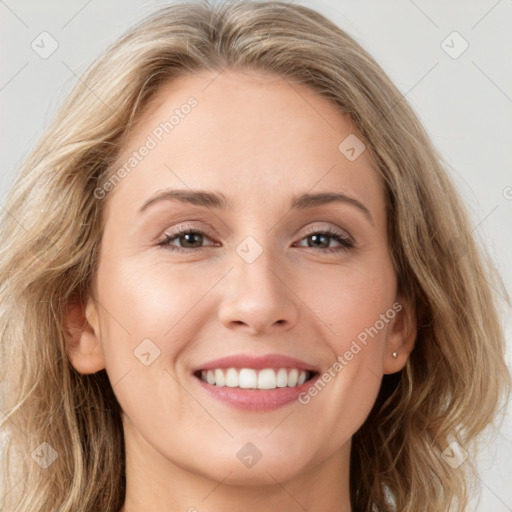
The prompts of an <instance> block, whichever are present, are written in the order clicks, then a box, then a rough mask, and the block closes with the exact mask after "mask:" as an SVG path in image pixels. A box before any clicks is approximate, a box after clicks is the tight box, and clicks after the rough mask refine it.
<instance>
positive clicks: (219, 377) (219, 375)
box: [214, 369, 226, 387]
mask: <svg viewBox="0 0 512 512" xmlns="http://www.w3.org/2000/svg"><path fill="white" fill-rule="evenodd" d="M214 384H215V385H217V386H221V387H222V386H225V385H226V379H224V373H223V372H222V370H218V369H217V370H215V382H214Z"/></svg>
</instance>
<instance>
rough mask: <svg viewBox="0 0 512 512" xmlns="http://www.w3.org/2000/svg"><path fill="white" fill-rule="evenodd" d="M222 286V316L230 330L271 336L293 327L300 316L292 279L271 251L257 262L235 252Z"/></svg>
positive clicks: (262, 255)
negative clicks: (246, 259)
mask: <svg viewBox="0 0 512 512" xmlns="http://www.w3.org/2000/svg"><path fill="white" fill-rule="evenodd" d="M232 261H233V265H232V269H231V271H230V272H229V273H228V275H227V276H226V281H225V282H224V286H223V298H222V301H221V304H220V307H219V319H220V321H221V322H222V324H223V325H224V326H225V327H226V328H228V329H238V330H240V331H243V332H245V333H247V334H253V335H270V334H277V333H279V332H284V331H287V330H289V329H290V328H292V327H293V326H294V325H295V324H296V322H297V319H298V316H299V311H298V308H299V302H300V300H299V299H298V297H297V295H296V294H295V292H294V291H293V288H294V286H293V282H292V280H291V279H290V277H289V275H287V274H286V273H285V272H284V271H283V269H282V266H280V265H278V264H277V261H276V259H275V258H273V257H272V255H271V253H270V251H267V250H264V251H263V252H262V253H261V254H260V255H259V256H258V258H257V259H256V260H255V261H252V262H251V263H249V262H247V261H245V260H244V259H243V258H242V257H240V256H239V255H238V254H236V253H235V254H234V256H233V258H232Z"/></svg>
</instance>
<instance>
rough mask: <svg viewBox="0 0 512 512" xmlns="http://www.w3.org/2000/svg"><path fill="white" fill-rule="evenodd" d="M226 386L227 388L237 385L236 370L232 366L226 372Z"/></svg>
mask: <svg viewBox="0 0 512 512" xmlns="http://www.w3.org/2000/svg"><path fill="white" fill-rule="evenodd" d="M226 386H227V387H228V388H237V387H238V372H237V371H236V370H235V369H234V368H229V369H228V371H227V372H226Z"/></svg>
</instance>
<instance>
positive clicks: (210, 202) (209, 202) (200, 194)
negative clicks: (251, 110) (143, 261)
mask: <svg viewBox="0 0 512 512" xmlns="http://www.w3.org/2000/svg"><path fill="white" fill-rule="evenodd" d="M173 200H174V201H180V202H182V203H188V204H193V205H196V206H203V207H206V208H216V209H219V210H226V209H227V208H228V207H229V201H228V200H227V198H226V196H225V195H224V194H222V192H207V191H205V190H187V189H166V190H162V191H159V192H157V193H156V194H155V195H153V196H152V197H150V198H149V199H148V200H147V201H146V202H145V203H144V204H143V205H142V206H141V207H140V208H139V213H142V212H143V211H144V210H146V209H147V208H148V207H149V206H150V205H152V204H154V203H157V202H160V201H173ZM330 203H343V204H348V205H351V206H354V207H356V208H357V209H358V210H359V211H361V212H362V213H363V214H364V215H365V217H366V218H367V220H368V221H369V222H370V224H371V225H372V226H374V225H375V224H374V221H373V218H372V215H371V213H370V210H368V208H367V207H366V206H365V205H364V204H363V203H361V202H360V201H358V200H357V199H355V198H353V197H350V196H347V195H346V194H342V193H339V192H320V193H317V194H308V193H306V194H301V195H299V196H295V197H293V198H292V201H291V204H290V208H291V209H298V210H304V209H306V208H313V207H315V206H322V205H325V204H330Z"/></svg>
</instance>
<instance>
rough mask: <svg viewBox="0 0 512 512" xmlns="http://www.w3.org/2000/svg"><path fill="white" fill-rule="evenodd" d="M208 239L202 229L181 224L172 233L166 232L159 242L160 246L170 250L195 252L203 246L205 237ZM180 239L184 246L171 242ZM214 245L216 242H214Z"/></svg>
mask: <svg viewBox="0 0 512 512" xmlns="http://www.w3.org/2000/svg"><path fill="white" fill-rule="evenodd" d="M205 238H206V239H208V237H207V236H206V234H205V232H204V231H202V230H201V229H193V228H189V227H187V226H180V227H179V228H177V229H176V230H175V231H173V232H171V233H166V234H165V237H164V239H163V240H161V241H160V242H158V244H157V245H158V246H160V247H164V248H165V249H167V250H169V251H176V252H191V251H192V252H194V251H197V250H199V249H201V248H202V242H203V240H204V239H205ZM175 240H177V241H179V242H180V244H183V246H182V247H178V246H175V245H173V244H171V242H173V241H175ZM212 245H214V244H212Z"/></svg>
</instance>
